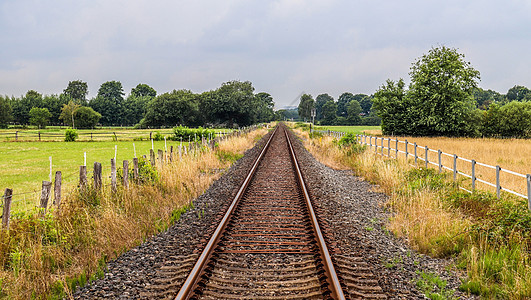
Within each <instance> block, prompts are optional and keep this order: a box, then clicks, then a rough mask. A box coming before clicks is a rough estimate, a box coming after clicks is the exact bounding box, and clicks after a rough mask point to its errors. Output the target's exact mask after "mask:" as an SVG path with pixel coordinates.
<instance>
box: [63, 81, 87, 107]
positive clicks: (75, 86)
mask: <svg viewBox="0 0 531 300" xmlns="http://www.w3.org/2000/svg"><path fill="white" fill-rule="evenodd" d="M87 94H88V84H87V83H86V82H84V81H81V80H74V81H70V82H68V86H67V87H66V89H64V90H63V95H65V96H67V97H69V98H70V99H71V100H73V101H74V102H75V103H76V104H79V105H83V104H86V103H87V99H86V98H87Z"/></svg>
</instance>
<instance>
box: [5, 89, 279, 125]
mask: <svg viewBox="0 0 531 300" xmlns="http://www.w3.org/2000/svg"><path fill="white" fill-rule="evenodd" d="M87 95H88V84H87V83H86V82H84V81H81V80H74V81H70V82H69V83H68V86H67V87H66V88H65V89H64V90H63V92H62V93H61V94H58V95H42V94H40V93H38V92H36V91H34V90H30V91H28V92H27V93H26V94H25V95H24V96H21V97H14V96H12V97H9V96H0V127H7V126H8V125H9V124H13V125H21V126H25V125H28V124H31V125H36V126H39V127H40V128H42V127H45V126H47V125H68V126H72V127H75V128H94V127H95V126H97V125H102V126H136V127H140V128H146V127H174V126H176V125H183V126H199V125H206V126H224V127H227V126H228V127H233V126H246V125H250V124H255V123H260V122H269V121H271V120H273V119H274V118H275V113H274V112H273V106H274V102H273V98H272V97H271V95H270V94H268V93H265V92H261V93H257V94H255V93H254V87H253V86H252V83H251V82H249V81H243V82H242V81H229V82H226V83H223V84H222V85H221V87H219V88H217V89H215V90H211V91H208V92H204V93H201V94H195V93H193V92H191V91H189V90H173V91H171V92H167V93H164V94H160V95H157V91H156V90H155V89H153V88H152V87H151V86H149V85H147V84H138V85H137V86H136V87H134V88H133V89H131V93H130V94H129V95H128V96H127V97H125V93H124V90H123V87H122V84H121V82H119V81H108V82H105V83H103V84H102V85H101V86H100V88H99V89H98V94H97V96H96V97H94V98H93V99H90V100H89V99H87Z"/></svg>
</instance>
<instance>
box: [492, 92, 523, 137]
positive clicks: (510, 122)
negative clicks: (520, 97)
mask: <svg viewBox="0 0 531 300" xmlns="http://www.w3.org/2000/svg"><path fill="white" fill-rule="evenodd" d="M530 95H531V94H530ZM482 121H483V134H484V135H485V136H506V137H529V136H531V102H519V101H511V102H509V103H507V104H505V105H503V106H499V105H498V104H496V103H493V104H491V105H490V106H489V110H488V111H486V112H485V113H484V115H483V120H482Z"/></svg>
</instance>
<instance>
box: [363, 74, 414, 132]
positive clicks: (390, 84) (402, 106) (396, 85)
mask: <svg viewBox="0 0 531 300" xmlns="http://www.w3.org/2000/svg"><path fill="white" fill-rule="evenodd" d="M373 101H374V107H375V108H376V110H377V111H378V116H379V117H380V118H382V125H381V126H382V132H383V133H384V134H396V135H415V128H416V122H417V121H418V114H417V109H416V107H415V106H414V103H413V102H412V101H411V99H409V98H408V97H407V94H406V90H405V83H404V80H403V79H400V80H398V81H397V82H394V81H392V80H390V79H388V80H387V81H386V83H385V84H384V85H382V86H381V87H380V88H379V89H378V90H377V91H376V93H375V94H374V99H373Z"/></svg>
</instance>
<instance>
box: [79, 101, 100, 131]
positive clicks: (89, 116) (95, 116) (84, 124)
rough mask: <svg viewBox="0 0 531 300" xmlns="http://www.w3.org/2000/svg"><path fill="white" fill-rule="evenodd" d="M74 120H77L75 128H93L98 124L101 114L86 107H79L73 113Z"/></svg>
mask: <svg viewBox="0 0 531 300" xmlns="http://www.w3.org/2000/svg"><path fill="white" fill-rule="evenodd" d="M74 118H75V119H76V120H77V122H76V126H77V128H94V127H96V124H98V121H99V120H100V118H101V114H100V113H98V112H96V111H94V110H93V109H92V108H90V107H88V106H81V107H79V108H78V109H76V111H75V112H74Z"/></svg>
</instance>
